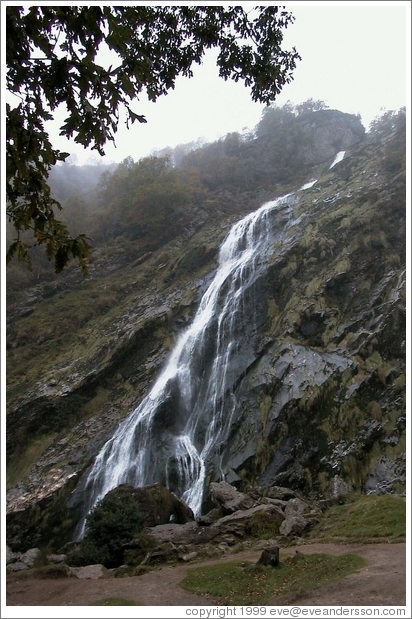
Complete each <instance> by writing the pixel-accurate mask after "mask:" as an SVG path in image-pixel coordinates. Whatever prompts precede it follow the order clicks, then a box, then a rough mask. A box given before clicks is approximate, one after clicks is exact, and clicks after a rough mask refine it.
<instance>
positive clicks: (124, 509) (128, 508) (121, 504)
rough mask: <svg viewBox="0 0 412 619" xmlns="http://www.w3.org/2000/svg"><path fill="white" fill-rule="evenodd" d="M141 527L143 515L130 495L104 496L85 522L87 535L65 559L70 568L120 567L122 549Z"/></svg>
mask: <svg viewBox="0 0 412 619" xmlns="http://www.w3.org/2000/svg"><path fill="white" fill-rule="evenodd" d="M142 528H143V515H142V514H141V513H140V511H139V508H138V505H137V503H136V501H135V500H134V499H133V498H132V497H131V496H127V495H125V496H122V497H118V496H116V495H113V494H107V495H106V496H105V497H104V498H103V499H102V500H101V501H100V502H99V503H98V504H97V505H96V506H95V507H94V509H93V510H92V511H91V512H90V514H89V515H88V517H87V519H86V534H85V536H84V538H83V539H82V541H81V542H80V544H79V546H78V547H77V548H76V549H75V550H73V551H72V552H70V553H69V554H68V557H67V562H68V564H69V565H73V566H75V565H77V566H80V565H92V564H94V563H102V564H103V565H104V566H105V567H107V568H111V567H117V566H119V565H121V564H122V561H123V550H122V546H123V544H125V543H126V542H128V541H130V540H131V539H132V538H133V537H134V536H136V535H138V534H139V533H140V532H141V530H142Z"/></svg>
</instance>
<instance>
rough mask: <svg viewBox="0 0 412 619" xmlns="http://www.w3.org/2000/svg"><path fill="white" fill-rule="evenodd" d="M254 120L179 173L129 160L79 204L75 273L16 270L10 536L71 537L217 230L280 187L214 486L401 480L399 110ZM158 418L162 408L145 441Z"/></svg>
mask: <svg viewBox="0 0 412 619" xmlns="http://www.w3.org/2000/svg"><path fill="white" fill-rule="evenodd" d="M268 119H269V115H268V114H267V115H266V121H265V123H266V124H264V123H263V120H264V118H263V119H262V124H261V125H260V126H259V127H258V129H259V130H258V131H257V135H256V136H254V137H253V139H250V140H247V141H245V142H241V141H240V142H239V140H238V139H237V138H233V137H232V138H230V139H227V140H226V141H222V142H221V143H217V144H215V145H208V146H207V147H203V148H202V149H199V150H198V151H193V152H191V153H188V154H187V156H186V157H187V159H186V160H184V161H182V162H181V163H180V167H178V168H173V169H170V168H169V167H168V165H166V164H161V163H157V162H153V161H149V162H148V163H145V162H138V163H137V164H134V163H133V162H130V161H129V162H127V161H126V162H124V164H122V166H123V167H122V166H119V168H118V169H117V170H116V171H115V172H113V173H112V176H111V177H106V178H105V179H104V180H103V184H102V186H101V187H102V188H103V191H101V192H100V194H99V195H100V197H99V199H96V204H95V205H94V207H93V209H94V210H93V209H92V211H91V214H90V213H89V215H88V217H89V218H90V219H89V221H91V225H92V227H93V226H94V231H95V234H94V238H95V239H96V243H95V248H94V261H93V264H92V265H91V267H90V272H89V275H88V276H87V277H86V278H85V279H83V278H82V277H81V276H80V275H79V274H78V273H77V271H75V270H74V269H69V270H68V272H67V273H65V274H63V275H62V276H59V277H58V278H56V277H54V276H52V275H47V277H45V278H44V280H43V281H42V280H41V279H40V282H39V283H36V284H35V285H31V283H32V282H29V283H27V281H25V283H24V285H19V286H17V285H14V286H13V284H15V283H16V282H17V280H18V277H17V279H16V280H15V281H12V282H11V285H10V294H9V304H8V332H7V338H8V340H7V344H8V353H7V354H8V356H7V407H8V411H7V458H8V491H7V504H8V513H9V517H8V537H9V538H10V543H11V544H12V545H13V544H14V546H16V547H17V546H19V545H20V546H22V547H29V546H33V545H36V544H40V543H45V542H46V541H47V542H48V543H50V544H51V545H52V546H53V545H54V546H56V547H58V546H60V545H61V544H62V543H63V542H64V541H69V540H70V539H71V536H72V534H73V530H74V528H75V526H76V524H77V521H78V518H79V515H80V512H81V506H82V502H83V501H84V494H83V490H84V484H85V481H86V476H87V472H88V470H89V469H90V466H91V464H92V463H93V460H94V458H95V457H96V455H97V454H98V453H99V451H100V449H101V448H102V446H103V445H104V443H105V442H106V440H107V439H108V438H110V437H111V436H112V435H113V433H114V432H115V430H116V429H117V427H118V426H119V423H120V422H121V421H122V420H123V419H124V418H125V417H126V416H127V415H128V414H129V413H130V412H131V411H133V410H134V409H135V408H136V407H137V406H138V405H139V403H140V402H141V400H142V398H143V397H144V396H145V395H147V393H148V391H149V389H150V387H151V386H152V385H153V382H154V380H155V377H156V376H157V375H158V373H159V371H160V369H161V367H162V366H163V364H164V362H165V360H166V358H167V356H168V353H169V352H170V351H171V349H172V347H173V345H174V343H175V342H176V339H177V337H178V335H179V334H180V333H181V332H182V330H183V329H184V328H185V327H187V326H188V325H189V324H190V322H191V320H192V318H193V316H194V315H195V312H196V309H197V305H198V302H199V299H200V297H201V295H202V294H203V293H204V291H205V289H206V287H207V285H208V284H209V283H210V281H211V278H212V276H213V273H214V272H215V270H216V267H217V258H218V251H219V246H220V243H221V242H222V241H223V239H224V238H225V237H226V235H227V233H228V231H229V230H230V227H231V225H233V223H234V222H236V221H238V220H239V219H241V217H243V216H245V215H246V214H247V213H249V212H251V211H253V210H254V209H256V208H257V207H258V206H260V205H261V204H262V203H263V202H265V201H266V200H272V199H274V198H277V197H280V196H282V195H285V194H287V193H290V192H292V191H293V192H296V193H295V198H294V199H293V200H292V202H291V203H290V204H289V207H288V209H286V210H280V211H279V212H275V213H274V214H273V217H275V218H277V219H275V220H273V225H274V229H276V230H279V234H278V236H277V237H276V235H275V238H274V239H273V243H272V250H271V253H270V255H269V256H268V263H267V268H265V269H264V270H263V271H262V272H261V273H260V274H259V276H258V277H257V279H256V282H255V283H254V288H253V298H252V299H251V303H250V305H249V306H248V307H246V308H245V312H244V317H243V321H244V322H243V323H242V324H239V325H238V331H237V333H238V342H239V356H238V357H237V358H236V361H235V362H234V363H233V367H231V387H230V389H231V392H232V393H233V394H234V399H235V402H236V406H235V408H234V410H233V414H232V417H231V423H230V428H228V435H227V437H226V440H225V443H224V444H222V445H221V446H220V447H219V452H218V453H217V454H216V456H215V457H212V458H211V460H210V462H209V464H208V466H209V469H208V480H209V481H213V480H214V479H219V476H220V475H221V472H220V471H221V470H222V467H223V469H224V474H225V476H226V480H227V481H229V482H231V483H234V484H236V485H237V486H238V487H239V488H242V486H243V485H244V486H246V485H247V486H249V485H250V484H251V485H253V484H259V485H260V486H267V487H270V486H273V485H276V484H278V485H285V486H288V487H291V488H294V489H299V490H300V491H301V492H303V493H304V494H305V495H307V496H308V497H311V498H322V497H325V496H328V495H333V493H334V489H336V487H338V486H339V487H341V488H347V489H348V488H352V489H353V490H356V491H361V492H376V493H381V492H403V490H404V486H405V435H404V431H405V422H406V417H405V409H406V402H405V245H406V237H405V156H404V153H405V149H404V143H405V135H404V127H403V126H402V122H401V121H402V114H400V115H398V116H391V115H387V116H386V117H385V118H383V119H382V121H381V122H380V123H377V124H376V125H375V127H374V128H373V130H371V132H370V133H369V134H367V135H365V133H364V130H363V127H362V126H361V124H360V122H359V120H358V119H357V118H356V117H354V116H351V115H346V114H342V113H340V112H336V111H328V110H321V111H318V112H309V113H307V114H304V115H301V116H298V117H297V118H295V119H293V118H291V117H290V116H289V113H288V114H286V113H285V114H284V115H283V116H282V118H281V119H280V120H281V121H282V122H280V121H279V119H276V122H275V123H274V127H275V129H273V131H272V130H271V128H270V125H269V128H268V127H267V123H268ZM226 142H227V143H226ZM225 149H226V150H225ZM343 152H344V156H343V159H341V160H340V161H339V162H338V163H336V164H335V165H332V164H333V161H334V159H335V156H336V155H337V154H338V153H343ZM136 179H139V184H136V183H137V181H136ZM315 180H316V182H313V181H315ZM128 183H129V184H128ZM304 186H306V188H305V189H301V190H300V191H299V189H300V188H302V187H304ZM110 192H111V193H110ZM131 196H134V197H133V199H131ZM99 201H100V202H99ZM98 207H99V208H98ZM99 209H100V210H99ZM93 213H94V214H93ZM14 268H16V267H14ZM21 281H24V279H23V278H22V280H21ZM33 283H34V282H33ZM172 418H173V407H172V408H170V409H169V410H168V411H167V413H166V415H165V416H164V419H163V418H162V419H160V421H159V423H160V426H159V440H160V439H161V436H162V432H163V431H164V430H165V429H168V428H169V425H170V419H172ZM69 499H70V501H69ZM206 504H207V497H206V499H205V505H206Z"/></svg>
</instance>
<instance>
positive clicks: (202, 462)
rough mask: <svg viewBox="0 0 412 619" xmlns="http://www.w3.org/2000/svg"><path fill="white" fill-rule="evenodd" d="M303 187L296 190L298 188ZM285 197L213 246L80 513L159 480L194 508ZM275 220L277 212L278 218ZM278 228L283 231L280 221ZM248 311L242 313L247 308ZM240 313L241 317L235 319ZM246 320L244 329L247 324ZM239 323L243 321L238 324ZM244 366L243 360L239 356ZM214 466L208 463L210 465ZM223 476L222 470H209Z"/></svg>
mask: <svg viewBox="0 0 412 619" xmlns="http://www.w3.org/2000/svg"><path fill="white" fill-rule="evenodd" d="M302 189H303V187H302ZM291 201H294V198H293V197H291V194H288V195H286V196H283V197H281V198H278V199H276V200H273V201H271V202H267V203H265V204H264V205H263V206H261V207H260V208H259V209H258V210H257V211H255V212H253V213H251V214H249V215H247V216H246V217H244V218H243V219H242V220H241V221H239V222H237V223H236V224H235V225H234V226H233V227H232V228H231V230H230V231H229V233H228V235H227V237H226V238H225V240H224V241H223V243H222V245H221V248H220V255H219V263H218V268H217V270H216V273H215V275H214V277H213V279H212V281H211V283H210V285H209V286H208V288H207V290H206V291H205V293H204V294H203V296H202V298H201V300H200V304H199V307H198V309H197V312H196V314H195V316H194V318H193V321H192V323H191V324H190V326H189V327H188V328H187V329H186V330H185V331H184V332H183V333H182V334H181V335H180V337H179V339H178V341H177V343H176V345H175V347H174V349H173V350H172V351H171V353H170V356H169V358H168V360H167V362H166V364H165V366H164V368H163V371H162V372H161V373H160V375H159V377H158V378H157V380H156V382H155V383H154V385H153V387H152V389H151V391H150V392H149V393H148V395H147V396H146V397H145V398H144V399H143V401H142V402H141V404H140V405H139V406H138V407H137V408H136V409H135V410H134V411H133V412H132V413H131V414H130V415H129V416H128V417H127V418H126V419H125V421H124V422H123V423H122V424H121V425H120V426H119V428H118V429H117V431H116V432H115V434H114V435H113V437H112V438H111V439H110V440H109V441H107V443H106V444H105V445H104V446H103V448H102V450H101V451H100V453H99V454H98V456H97V458H96V460H95V462H94V465H93V467H92V469H91V471H90V473H89V475H88V478H87V480H86V484H85V497H86V499H85V503H84V506H85V511H84V517H83V520H82V522H81V524H80V528H79V531H80V532H79V536H81V535H83V533H84V523H85V517H86V515H87V513H88V512H89V511H90V509H92V508H93V506H94V505H95V504H96V503H97V502H98V501H99V500H100V499H101V498H103V497H104V496H105V494H106V493H107V492H109V490H111V489H113V488H115V487H117V486H118V485H120V484H124V483H127V484H130V485H132V486H134V487H139V486H145V485H148V484H152V483H155V482H160V483H162V484H163V485H165V486H166V487H168V488H169V489H170V490H172V491H174V492H175V493H176V494H177V495H178V496H180V497H181V498H182V499H183V500H184V501H185V502H186V503H187V504H188V505H189V506H190V507H191V508H192V510H193V512H194V514H195V515H199V514H200V513H201V507H202V501H203V495H204V486H205V480H206V475H207V473H208V472H209V468H208V467H209V466H210V461H211V459H212V458H214V462H217V463H218V465H217V466H220V465H219V450H220V449H221V445H224V443H225V441H226V440H227V438H228V434H229V431H230V427H231V420H232V416H233V413H234V410H235V406H236V398H235V382H236V380H237V379H239V372H241V368H242V364H241V363H239V361H237V358H238V357H239V355H240V356H241V355H242V338H243V332H242V329H245V327H244V325H245V318H244V314H245V311H246V307H247V305H248V303H249V307H250V306H252V308H253V305H254V297H253V286H254V283H255V282H256V280H257V278H258V276H259V275H260V274H261V273H262V270H263V269H265V265H266V263H267V257H268V255H269V254H270V253H271V250H272V247H273V243H274V241H275V240H279V239H281V238H282V236H278V237H276V234H278V235H282V234H284V232H283V230H282V229H278V230H274V228H275V226H274V225H273V223H272V222H273V220H274V219H275V218H274V216H273V215H274V211H276V212H278V213H280V214H282V213H283V215H284V218H285V223H286V224H287V223H288V221H289V220H290V217H291V215H290V213H291V208H290V203H291ZM279 219H281V217H280V218H279ZM279 228H283V229H284V228H285V225H283V226H282V227H279ZM249 311H250V310H249ZM242 316H243V322H242ZM250 322H253V321H250V320H247V321H246V323H247V324H248V327H247V328H250V329H255V331H256V325H253V324H252V325H251V324H250ZM242 325H243V326H242ZM245 363H246V361H245ZM215 466H216V465H215ZM214 473H215V475H216V476H218V473H220V478H224V471H223V470H222V469H221V470H220V471H216V470H215V471H214Z"/></svg>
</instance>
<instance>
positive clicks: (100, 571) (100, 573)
mask: <svg viewBox="0 0 412 619" xmlns="http://www.w3.org/2000/svg"><path fill="white" fill-rule="evenodd" d="M70 574H71V576H74V577H75V578H79V579H80V580H99V579H101V578H109V577H110V576H111V573H110V572H109V570H108V569H106V568H105V567H104V565H102V564H101V563H96V564H95V565H86V566H85V567H71V568H70Z"/></svg>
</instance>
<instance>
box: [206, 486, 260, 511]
mask: <svg viewBox="0 0 412 619" xmlns="http://www.w3.org/2000/svg"><path fill="white" fill-rule="evenodd" d="M209 490H210V494H211V497H212V500H213V501H214V502H215V503H216V505H217V506H218V507H220V508H221V509H222V511H223V513H225V514H233V513H234V512H236V511H238V510H240V509H249V508H251V507H254V506H255V505H256V501H254V500H253V499H251V498H250V496H248V495H247V494H244V493H243V492H239V490H236V488H235V487H234V486H231V485H230V484H228V483H227V482H226V481H220V482H212V483H211V484H210V486H209Z"/></svg>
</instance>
